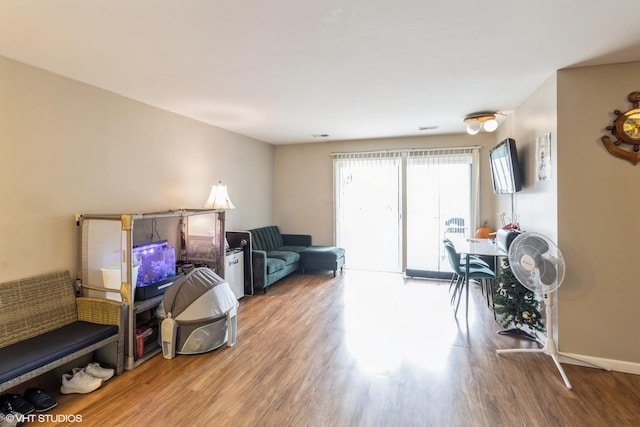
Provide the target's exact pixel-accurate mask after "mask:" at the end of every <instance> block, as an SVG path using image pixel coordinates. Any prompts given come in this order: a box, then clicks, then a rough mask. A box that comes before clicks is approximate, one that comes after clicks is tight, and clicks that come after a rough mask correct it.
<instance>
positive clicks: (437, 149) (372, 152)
mask: <svg viewBox="0 0 640 427" xmlns="http://www.w3.org/2000/svg"><path fill="white" fill-rule="evenodd" d="M482 147H484V145H469V146H463V147H439V148H398V149H387V150H369V151H345V152H337V153H331V155H332V156H342V155H345V154H375V153H412V152H414V151H442V150H471V149H474V148H478V149H480V148H482Z"/></svg>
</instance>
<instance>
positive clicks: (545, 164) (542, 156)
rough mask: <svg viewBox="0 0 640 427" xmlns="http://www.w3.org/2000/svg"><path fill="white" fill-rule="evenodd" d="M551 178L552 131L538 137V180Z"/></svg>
mask: <svg viewBox="0 0 640 427" xmlns="http://www.w3.org/2000/svg"><path fill="white" fill-rule="evenodd" d="M550 179H551V133H546V134H544V135H542V136H539V137H538V138H537V139H536V180H537V181H549V180H550Z"/></svg>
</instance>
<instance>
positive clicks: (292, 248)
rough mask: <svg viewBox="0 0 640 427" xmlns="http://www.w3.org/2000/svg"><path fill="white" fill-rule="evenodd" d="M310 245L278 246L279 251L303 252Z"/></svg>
mask: <svg viewBox="0 0 640 427" xmlns="http://www.w3.org/2000/svg"><path fill="white" fill-rule="evenodd" d="M307 248H308V246H282V247H281V248H278V250H279V251H289V252H302V251H304V250H305V249H307Z"/></svg>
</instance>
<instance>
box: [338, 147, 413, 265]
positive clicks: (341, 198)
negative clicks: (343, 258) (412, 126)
mask: <svg viewBox="0 0 640 427" xmlns="http://www.w3.org/2000/svg"><path fill="white" fill-rule="evenodd" d="M401 159H402V157H401V154H400V153H396V152H368V153H346V154H336V155H334V191H335V201H336V208H335V218H336V220H335V222H336V244H337V245H338V246H340V247H343V248H345V250H346V253H348V254H349V255H348V256H349V268H355V269H363V270H380V271H400V270H401V264H400V253H401V240H400V211H401V209H400V203H401V200H400V193H399V191H400V189H401V185H400V165H401Z"/></svg>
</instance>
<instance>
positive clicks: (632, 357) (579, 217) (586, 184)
mask: <svg viewBox="0 0 640 427" xmlns="http://www.w3.org/2000/svg"><path fill="white" fill-rule="evenodd" d="M638 76H640V62H633V63H628V64H618V65H609V66H600V67H589V68H577V69H572V70H563V71H559V72H558V161H559V165H558V235H559V242H560V244H561V245H562V250H563V254H564V257H565V260H566V262H567V267H568V269H567V275H566V279H565V284H564V285H563V287H562V289H561V292H560V294H559V298H560V302H559V304H560V310H559V322H560V339H561V345H562V350H563V351H567V352H572V353H578V354H587V355H592V356H597V357H602V358H607V359H617V360H622V361H629V362H634V363H636V364H640V334H638V330H637V312H638V309H637V306H638V301H640V286H639V283H640V282H639V280H638V275H637V272H636V271H635V269H634V267H635V265H636V264H635V262H636V259H637V257H636V255H637V253H638V242H640V226H639V225H638V219H639V218H640V186H639V185H638V183H639V182H640V165H636V166H634V165H632V164H631V163H629V162H628V161H626V160H622V159H619V158H616V157H613V156H612V155H610V154H609V153H608V152H607V151H606V150H605V148H604V146H603V144H602V142H601V140H600V138H601V137H602V136H604V135H610V134H609V133H608V131H606V130H605V127H606V126H609V125H611V123H612V119H613V118H614V117H615V116H614V114H613V111H614V110H621V111H624V110H627V109H629V108H631V105H630V104H629V103H628V101H627V95H628V94H629V93H631V92H633V91H637V90H640V78H639V77H638ZM637 366H640V365H637ZM636 369H637V370H636V373H639V374H640V368H637V367H636Z"/></svg>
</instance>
